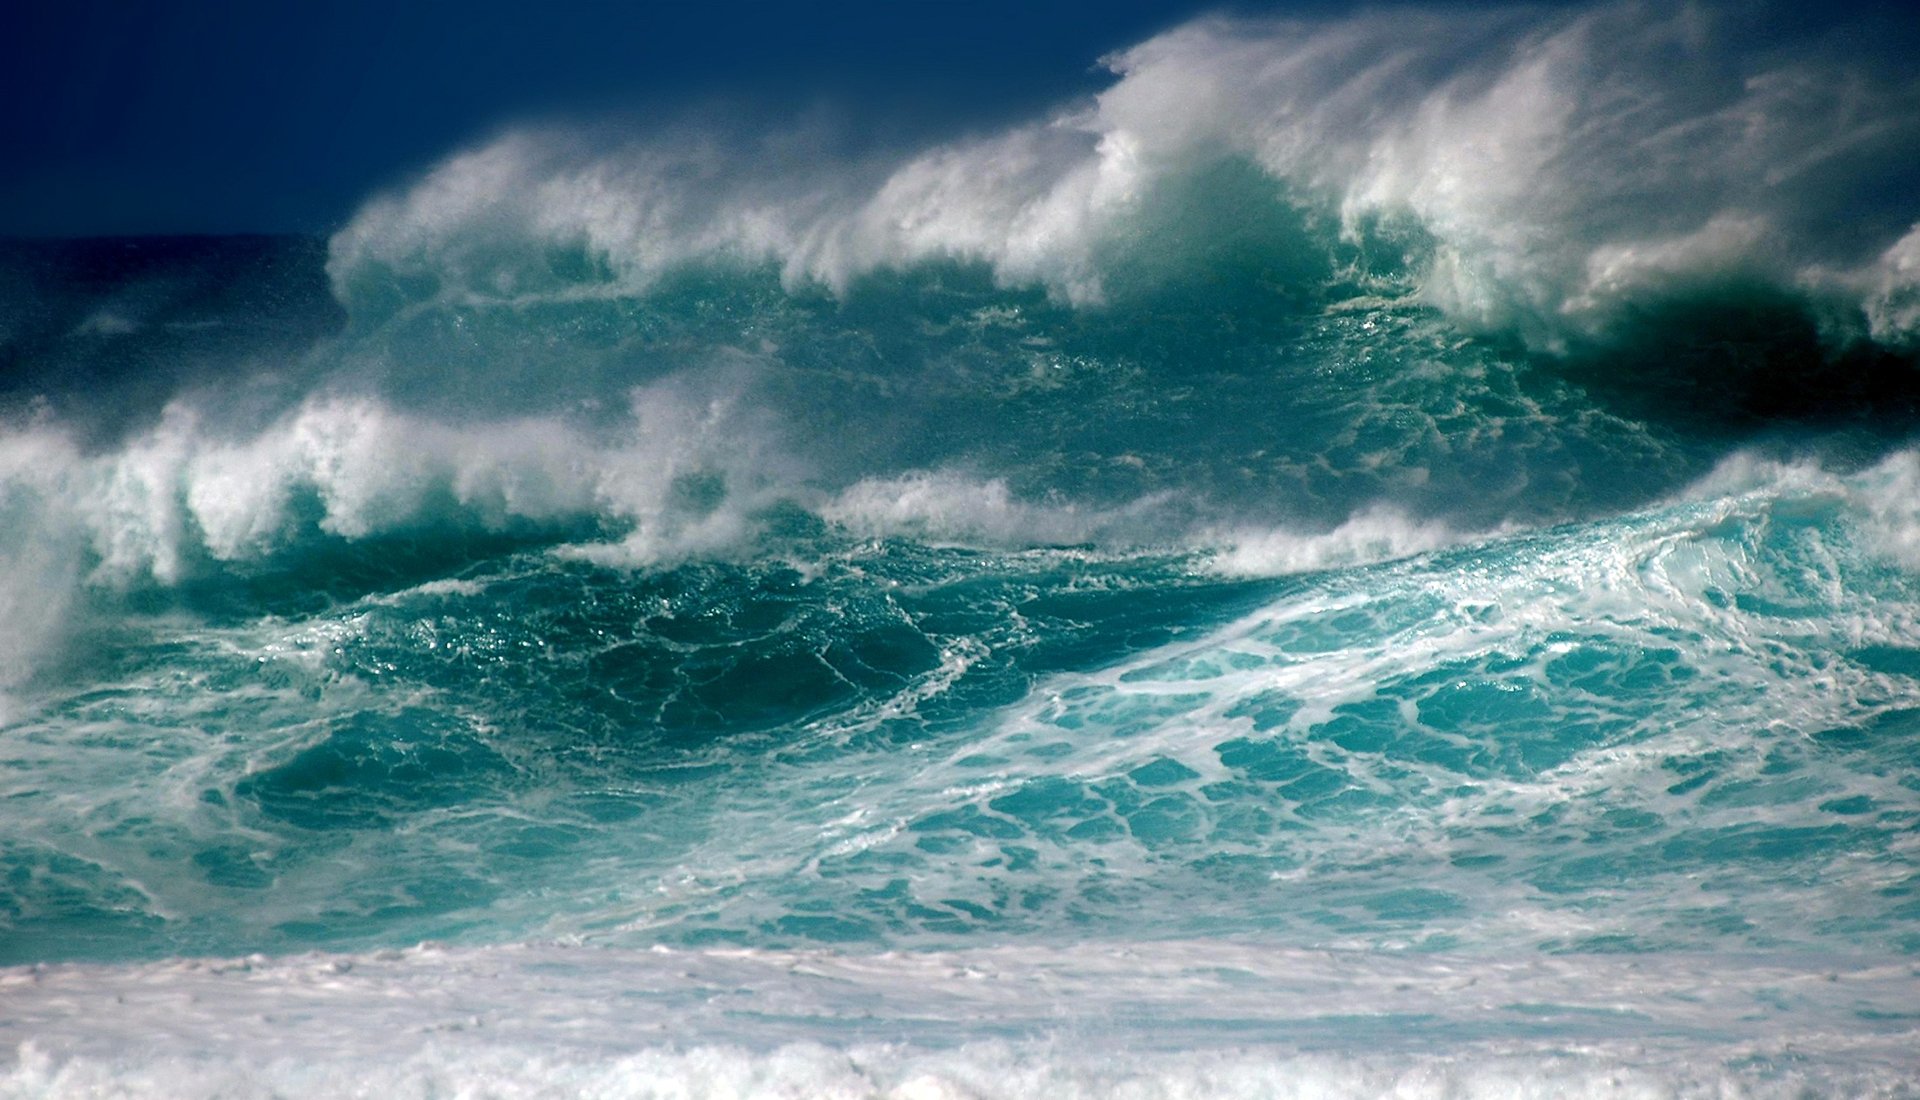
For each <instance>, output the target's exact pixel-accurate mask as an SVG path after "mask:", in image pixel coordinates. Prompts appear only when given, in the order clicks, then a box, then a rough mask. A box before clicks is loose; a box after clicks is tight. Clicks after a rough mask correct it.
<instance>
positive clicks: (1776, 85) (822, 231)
mask: <svg viewBox="0 0 1920 1100" xmlns="http://www.w3.org/2000/svg"><path fill="white" fill-rule="evenodd" d="M1742 18H1743V16H1742V15H1741V14H1740V13H1738V12H1717V11H1715V10H1713V9H1711V8H1707V7H1702V6H1698V5H1694V6H1688V7H1686V8H1684V9H1681V10H1679V11H1677V12H1672V13H1668V12H1664V11H1662V10H1660V9H1658V8H1656V7H1653V6H1649V5H1642V4H1628V3H1621V4H1610V5H1604V6H1600V7H1595V8H1590V9H1586V10H1575V11H1572V12H1568V11H1565V10H1545V11H1540V12H1534V13H1513V12H1507V13H1496V14H1487V13H1475V12H1467V11H1455V12H1441V13H1436V12H1426V13H1416V12H1401V11H1395V12H1377V13H1367V14H1361V15H1357V16H1353V17H1350V18H1346V19H1342V20H1334V21H1328V22H1320V23H1305V22H1295V21H1280V22H1272V21H1246V20H1228V19H1207V20H1202V21H1199V22H1196V23H1193V24H1190V25H1188V26H1185V27H1182V28H1179V29H1176V30H1174V31H1170V32H1168V33H1166V34H1163V35H1161V36H1159V37H1157V38H1154V39H1152V40H1150V41H1148V42H1145V43H1142V44H1140V45H1138V46H1136V47H1134V48H1132V49H1129V50H1125V51H1122V52H1120V53H1118V54H1116V55H1114V56H1113V57H1112V58H1109V59H1108V64H1109V65H1110V66H1111V67H1112V69H1113V71H1114V72H1115V74H1116V75H1117V80H1116V82H1115V83H1114V84H1113V86H1112V87H1110V88H1109V89H1107V90H1106V91H1105V92H1103V93H1101V94H1100V95H1098V96H1097V97H1095V98H1094V99H1093V100H1092V101H1091V102H1090V103H1086V104H1081V105H1076V106H1073V107H1071V108H1068V109H1066V110H1063V111H1061V112H1059V113H1057V114H1056V115H1055V116H1054V117H1052V118H1049V119H1044V120H1040V121H1036V122H1031V123H1027V124H1023V125H1020V126H1016V127H1013V128H1011V129H1008V130H1006V131H1004V132H1002V133H999V134H994V135H988V136H985V137H979V138H973V139H968V140H965V141H960V142H955V143H951V144H947V145H943V146H939V147H935V148H932V149H929V150H925V151H922V152H918V153H915V154H912V155H907V156H904V157H901V158H899V159H897V160H896V161H895V162H894V163H893V164H892V165H891V166H889V165H887V164H886V163H885V162H884V161H869V162H862V163H859V164H842V165H838V166H832V167H833V169H834V170H822V169H820V168H819V167H818V166H815V167H814V168H812V169H808V170H805V171H799V172H796V171H795V170H794V168H793V165H792V160H791V158H790V157H785V156H780V155H777V150H778V149H780V148H781V147H782V146H781V143H780V142H778V141H773V142H767V143H763V144H762V145H759V146H754V145H746V146H741V145H740V144H739V143H735V144H733V145H726V144H725V143H723V142H720V141H716V140H697V139H692V138H689V136H688V135H686V134H684V133H676V134H673V135H670V138H669V139H663V140H662V141H659V142H655V143H652V144H647V143H641V144H637V145H634V146H632V147H630V148H628V149H625V150H622V151H614V152H605V151H600V152H588V151H585V150H583V149H581V148H580V147H579V145H578V143H577V142H575V141H574V140H572V139H570V138H566V137H562V136H556V135H553V134H532V133H520V134H514V135H510V136H508V137H506V138H503V139H501V140H500V141H498V142H496V143H495V144H493V145H491V146H488V147H486V148H483V149H481V150H478V151H476V152H472V153H467V154H464V155H462V156H458V157H455V158H453V159H452V160H450V161H448V162H447V163H446V164H444V165H443V166H442V167H440V168H439V169H438V170H436V171H435V172H433V173H432V174H430V175H429V176H428V177H427V178H426V179H425V180H424V181H423V182H421V183H420V184H419V185H417V186H416V187H414V188H412V189H411V190H409V191H407V192H405V193H402V194H399V195H396V196H394V197H391V198H387V199H384V200H381V201H378V202H375V203H373V204H370V205H369V206H368V207H367V208H366V209H364V210H363V211H362V212H361V214H360V216H359V217H358V218H356V219H355V221H354V222H353V224H352V225H350V226H349V227H348V228H347V229H346V230H344V231H342V233H341V234H339V235H338V236H337V237H336V238H335V240H334V242H333V256H332V271H333V274H334V277H335V280H336V283H337V285H339V286H340V287H342V293H343V295H344V297H345V298H346V300H347V301H349V302H352V301H354V300H355V292H354V287H355V285H356V283H357V281H358V280H359V279H360V278H361V277H362V276H363V275H365V274H366V273H368V272H373V271H377V270H380V269H385V270H387V271H391V272H399V273H404V274H408V275H410V276H416V277H425V278H429V279H431V280H433V281H434V282H435V283H436V284H438V285H439V286H440V288H441V290H440V293H443V294H455V295H459V296H468V297H477V298H482V299H505V300H513V299H516V298H522V297H527V296H534V297H538V296H542V295H549V296H550V295H576V294H581V293H609V294H632V293H642V292H644V291H645V290H646V289H647V288H648V287H649V286H650V285H651V284H652V283H653V282H654V281H656V280H657V279H658V278H660V277H661V276H662V275H663V274H664V273H666V272H668V271H670V270H672V269H674V268H676V267H679V266H683V265H686V264H689V263H710V262H737V263H746V264H772V265H774V266H776V267H778V268H779V269H780V270H781V272H782V275H783V279H784V281H785V282H786V283H787V285H788V286H789V287H799V286H803V285H808V284H814V285H820V286H825V287H827V288H830V289H833V290H835V291H837V292H845V291H846V290H847V289H848V288H849V287H850V286H851V285H852V284H853V283H854V282H855V281H857V280H858V279H859V278H861V277H862V276H864V275H866V274H868V273H871V272H875V271H880V270H897V269H903V268H908V267H912V266H915V265H919V264H924V263H928V262H931V261H941V260H958V261H964V262H969V263H978V264H982V265H984V266H986V267H987V268H989V269H991V270H992V272H993V273H994V275H995V276H996V278H997V279H998V280H999V281H1000V282H1001V283H1003V284H1022V285H1040V286H1044V287H1046V288H1048V289H1049V290H1050V291H1051V292H1052V293H1053V294H1055V295H1056V296H1057V297H1059V298H1061V299H1064V300H1067V301H1071V302H1075V303H1081V304H1094V303H1098V302H1101V301H1103V300H1105V299H1106V298H1107V296H1108V289H1109V288H1108V282H1109V275H1110V274H1111V272H1110V271H1109V270H1108V268H1109V266H1110V263H1111V261H1112V260H1113V258H1114V257H1116V256H1118V255H1122V254H1125V253H1126V252H1127V251H1128V250H1129V249H1131V248H1135V247H1138V246H1139V245H1140V242H1139V241H1138V240H1136V239H1135V237H1136V236H1137V232H1138V229H1139V227H1140V226H1142V225H1145V224H1148V222H1143V221H1142V220H1141V217H1140V216H1141V215H1142V214H1143V212H1145V211H1148V210H1150V209H1152V208H1153V206H1154V205H1155V204H1156V203H1174V202H1187V201H1191V200H1190V198H1189V197H1187V196H1185V195H1184V194H1183V193H1181V192H1179V190H1178V188H1177V187H1176V186H1174V185H1177V184H1178V183H1179V182H1180V181H1181V180H1183V179H1188V178H1192V177H1193V176H1194V175H1195V174H1197V173H1201V172H1204V171H1205V170H1206V168H1207V167H1208V166H1209V165H1210V164H1215V163H1219V162H1221V161H1224V160H1242V161H1250V162H1252V163H1254V164H1257V165H1258V166H1260V167H1261V168H1262V169H1263V170H1265V171H1266V172H1267V173H1268V174H1269V175H1270V176H1271V177H1273V178H1274V179H1275V180H1276V181H1277V182H1279V183H1281V184H1284V185H1285V189H1286V191H1287V192H1288V194H1289V195H1290V196H1291V198H1290V199H1289V200H1285V201H1296V202H1302V203H1305V204H1307V205H1309V206H1315V207H1318V208H1320V209H1322V210H1325V211H1328V212H1334V213H1337V215H1338V216H1339V218H1340V219H1341V220H1342V221H1343V222H1344V223H1345V225H1346V228H1347V231H1348V233H1349V234H1351V235H1355V236H1360V235H1365V234H1368V233H1372V232H1375V231H1376V230H1382V231H1385V232H1388V233H1389V234H1390V235H1403V236H1404V235H1405V231H1407V230H1411V231H1412V232H1413V233H1414V234H1415V235H1416V236H1424V237H1425V238H1426V239H1427V240H1428V241H1429V242H1430V248H1429V249H1428V250H1427V256H1426V259H1425V260H1424V262H1423V263H1424V266H1423V271H1422V280H1423V283H1424V289H1425V294H1426V296H1427V298H1428V299H1429V300H1430V301H1432V302H1433V303H1435V304H1437V305H1439V306H1441V307H1442V308H1444V309H1446V310H1447V311H1448V312H1450V313H1451V314H1453V315H1454V316H1455V317H1456V318H1458V319H1460V320H1462V321H1463V322H1465V323H1468V324H1470V325H1474V326H1481V327H1487V328H1497V329H1505V330H1513V331H1517V332H1519V333H1520V334H1521V335H1522V336H1524V337H1525V338H1526V339H1528V340H1529V341H1530V342H1533V343H1535V344H1536V345H1539V346H1547V347H1553V346H1559V345H1561V344H1563V343H1565V342H1566V341H1567V340H1569V339H1585V338H1592V337H1596V336H1603V335H1605V333H1606V332H1607V331H1608V329H1609V328H1610V326H1611V325H1612V324H1613V323H1614V322H1615V320H1617V318H1618V315H1619V314H1620V313H1621V311H1622V309H1623V308H1626V307H1631V306H1634V305H1636V304H1641V303H1645V302H1647V301H1650V300H1651V301H1657V300H1659V299H1660V298H1662V297H1664V296H1667V295H1671V294H1675V293H1682V294H1684V293H1689V292H1692V291H1697V290H1700V289H1703V288H1711V287H1712V286H1716V285H1721V284H1728V283H1736V282H1738V283H1746V284H1749V285H1751V284H1755V283H1758V284H1761V285H1771V286H1773V287H1776V288H1778V289H1780V290H1782V291H1785V292H1787V293H1790V294H1794V295H1801V296H1809V297H1811V298H1814V299H1818V300H1821V301H1830V300H1831V301H1837V302H1840V303H1842V304H1843V306H1844V309H1843V311H1842V312H1845V310H1851V311H1853V313H1854V314H1855V315H1857V316H1859V317H1860V318H1861V322H1860V324H1859V326H1858V327H1864V328H1865V329H1867V330H1869V331H1870V332H1871V333H1872V334H1873V336H1874V337H1875V338H1876V339H1882V340H1887V341H1890V342H1899V341H1902V340H1905V339H1907V338H1909V337H1910V336H1911V335H1912V334H1913V333H1914V331H1915V326H1916V324H1917V323H1920V322H1917V321H1916V318H1920V312H1916V308H1915V306H1914V301H1915V295H1916V294H1920V290H1916V287H1920V281H1917V280H1920V265H1917V264H1916V262H1915V259H1914V257H1915V255H1916V254H1917V250H1916V246H1915V245H1914V243H1913V242H1914V240H1915V239H1916V233H1915V232H1914V231H1913V230H1912V227H1913V226H1914V224H1915V216H1916V214H1920V211H1916V210H1915V209H1913V207H1912V204H1911V201H1910V200H1909V199H1906V198H1902V197H1900V196H1901V195H1902V194H1904V193H1905V192H1904V191H1903V189H1902V188H1901V187H1900V186H1899V183H1900V178H1901V177H1900V176H1899V175H1898V173H1900V172H1902V171H1905V170H1906V169H1905V168H1903V167H1901V166H1903V165H1910V164H1911V163H1912V161H1913V159H1914V156H1915V154H1916V152H1920V80H1915V79H1913V78H1912V77H1911V76H1907V75H1891V76H1890V75H1887V73H1886V72H1883V71H1881V70H1877V69H1876V68H1875V67H1874V65H1873V59H1872V58H1871V57H1852V58H1850V57H1847V56H1844V55H1842V54H1840V53H1839V52H1838V51H1833V50H1827V51H1824V52H1820V51H1816V50H1814V49H1811V48H1809V49H1807V50H1806V51H1804V56H1800V57H1793V56H1788V55H1787V54H1784V53H1782V52H1779V51H1770V50H1767V49H1762V48H1743V47H1741V46H1740V45H1738V44H1737V43H1738V41H1739V39H1740V35H1738V34H1736V33H1734V30H1735V28H1733V27H1732V26H1731V24H1732V23H1735V22H1738V21H1739V20H1741V19H1742ZM1887 68H1888V69H1889V70H1890V71H1891V72H1893V73H1895V74H1899V73H1900V70H1899V69H1898V67H1897V66H1892V67H1887ZM1890 194H1891V195H1892V196H1893V197H1892V198H1889V197H1888V196H1889V195H1890ZM1273 201H1275V202H1276V203H1277V202H1281V201H1283V200H1282V199H1281V198H1279V197H1278V195H1277V194H1276V197H1275V199H1274V200H1273ZM1902 203H1905V206H1902V205H1901V204H1902ZM1837 217H1839V218H1845V219H1846V220H1847V221H1848V223H1849V224H1850V226H1851V227H1852V228H1850V230H1849V232H1848V233H1847V234H1845V235H1844V239H1842V237H1841V236H1837V235H1835V234H1833V233H1831V232H1829V229H1830V227H1831V224H1832V223H1833V221H1834V219H1835V218H1837ZM555 244H558V245H563V246H568V247H578V248H581V249H583V250H585V251H586V253H587V254H589V255H590V256H592V257H594V258H595V260H596V262H598V263H599V264H601V265H602V266H603V279H602V281H601V282H600V283H598V284H596V285H592V286H588V285H582V284H577V283H575V284H568V285H558V284H552V283H551V276H550V275H543V274H541V272H540V268H539V266H538V265H537V264H530V263H527V262H524V261H525V258H526V257H527V256H535V257H537V256H538V255H540V249H541V248H543V247H546V246H550V245H555ZM1161 245H1165V246H1168V247H1176V246H1177V242H1161ZM1161 245H1154V244H1153V243H1152V242H1147V246H1148V247H1160V246H1161Z"/></svg>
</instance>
